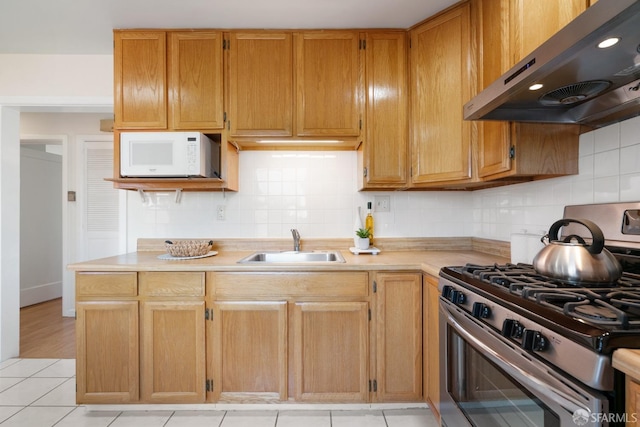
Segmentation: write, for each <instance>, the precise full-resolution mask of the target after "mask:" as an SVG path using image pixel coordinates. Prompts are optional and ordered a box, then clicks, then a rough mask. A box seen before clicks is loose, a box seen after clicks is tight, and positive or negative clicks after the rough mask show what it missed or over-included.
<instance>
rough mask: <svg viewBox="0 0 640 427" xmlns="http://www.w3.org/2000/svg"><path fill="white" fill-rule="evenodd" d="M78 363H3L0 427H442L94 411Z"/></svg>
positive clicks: (317, 413) (343, 415)
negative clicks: (84, 402)
mask: <svg viewBox="0 0 640 427" xmlns="http://www.w3.org/2000/svg"><path fill="white" fill-rule="evenodd" d="M74 376H75V360H73V359H10V360H6V361H4V362H2V363H0V426H2V427H9V426H20V427H52V426H56V427H80V426H83V427H94V426H95V427H98V426H100V427H106V426H110V427H147V426H149V427H155V426H165V427H181V426H189V427H200V426H207V427H276V426H277V427H418V426H419V427H436V426H438V423H437V421H436V420H435V418H434V417H433V415H432V414H431V412H430V411H429V409H422V408H419V409H384V410H376V409H371V410H348V411H347V410H340V411H336V410H279V411H278V410H269V411H265V410H241V411H223V410H204V411H189V410H179V411H172V410H154V411H141V410H130V411H88V410H87V408H85V407H83V406H77V405H76V404H75V378H74Z"/></svg>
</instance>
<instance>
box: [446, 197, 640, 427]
mask: <svg viewBox="0 0 640 427" xmlns="http://www.w3.org/2000/svg"><path fill="white" fill-rule="evenodd" d="M564 218H580V219H586V220H590V221H593V222H595V223H596V224H598V225H599V226H600V227H601V229H602V231H603V233H604V236H605V241H606V248H607V249H608V250H609V251H610V252H611V253H613V254H614V256H615V257H616V259H617V260H618V261H619V262H620V264H621V265H622V266H623V274H622V277H621V278H620V279H619V280H617V281H615V282H614V283H591V282H589V283H580V282H575V281H571V282H569V281H566V280H562V279H559V278H549V277H546V276H543V275H541V274H539V273H538V272H537V271H536V270H535V269H534V268H533V266H532V265H529V264H505V265H471V264H468V265H464V266H452V267H445V268H443V269H442V270H441V272H440V283H439V289H440V292H441V296H440V303H439V310H440V313H439V316H440V322H439V323H440V353H441V355H440V364H441V369H440V372H441V380H440V382H441V387H440V390H441V391H440V394H441V399H440V412H441V416H442V423H443V425H446V426H449V427H454V426H455V427H459V426H478V427H482V426H490V427H494V426H545V427H554V426H561V427H567V426H585V425H586V426H599V427H604V426H607V427H613V426H623V425H625V422H627V421H630V422H631V421H633V420H634V419H636V418H637V417H638V415H637V414H627V413H625V410H624V376H623V375H622V374H621V373H620V372H618V371H616V370H614V369H613V367H612V365H611V356H612V353H613V351H614V350H615V349H617V348H640V202H639V203H616V204H606V205H605V204H602V205H581V206H567V207H566V208H565V213H564ZM579 228H580V226H579V225H576V224H571V225H568V226H566V227H563V231H562V236H574V235H576V234H579V233H582V234H583V237H584V239H585V240H586V241H587V242H588V239H589V237H590V236H589V235H588V233H586V235H584V234H585V231H584V230H580V229H579ZM565 229H566V230H565Z"/></svg>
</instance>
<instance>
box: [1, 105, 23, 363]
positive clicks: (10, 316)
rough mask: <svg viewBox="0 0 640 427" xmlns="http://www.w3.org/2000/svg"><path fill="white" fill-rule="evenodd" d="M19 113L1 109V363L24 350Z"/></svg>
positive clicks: (12, 109)
mask: <svg viewBox="0 0 640 427" xmlns="http://www.w3.org/2000/svg"><path fill="white" fill-rule="evenodd" d="M19 116H20V112H19V111H18V110H17V109H14V108H9V107H3V106H1V105H0V314H1V316H0V360H5V359H8V358H10V357H16V356H17V355H18V351H19V348H20V335H19V332H20V331H19V327H18V325H19V324H20V310H19V306H20V305H19V301H20V292H19V289H20V286H19V283H20V274H19V265H20V256H19V254H20V161H19V160H20V143H19V140H20V138H19V135H20V132H19V127H18V123H19Z"/></svg>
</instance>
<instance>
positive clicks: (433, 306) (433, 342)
mask: <svg viewBox="0 0 640 427" xmlns="http://www.w3.org/2000/svg"><path fill="white" fill-rule="evenodd" d="M424 279H425V280H424V288H425V289H424V292H425V295H426V298H425V300H426V301H425V304H424V307H425V315H424V320H425V339H424V347H425V364H424V366H425V383H426V388H425V391H426V396H425V397H426V398H427V402H428V403H429V406H430V407H431V409H432V410H433V411H434V413H435V415H436V416H438V414H439V413H440V333H439V329H438V298H439V297H440V292H438V278H437V277H432V276H428V275H425V276H424Z"/></svg>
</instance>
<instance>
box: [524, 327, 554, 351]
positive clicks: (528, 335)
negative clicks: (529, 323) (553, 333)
mask: <svg viewBox="0 0 640 427" xmlns="http://www.w3.org/2000/svg"><path fill="white" fill-rule="evenodd" d="M548 344H549V341H548V340H547V339H546V338H545V336H544V335H542V334H541V333H540V332H539V331H533V330H531V329H525V330H524V336H523V338H522V348H523V349H525V350H533V351H545V350H546V349H547V346H548Z"/></svg>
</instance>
